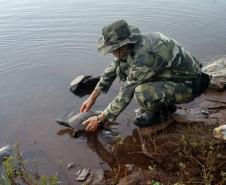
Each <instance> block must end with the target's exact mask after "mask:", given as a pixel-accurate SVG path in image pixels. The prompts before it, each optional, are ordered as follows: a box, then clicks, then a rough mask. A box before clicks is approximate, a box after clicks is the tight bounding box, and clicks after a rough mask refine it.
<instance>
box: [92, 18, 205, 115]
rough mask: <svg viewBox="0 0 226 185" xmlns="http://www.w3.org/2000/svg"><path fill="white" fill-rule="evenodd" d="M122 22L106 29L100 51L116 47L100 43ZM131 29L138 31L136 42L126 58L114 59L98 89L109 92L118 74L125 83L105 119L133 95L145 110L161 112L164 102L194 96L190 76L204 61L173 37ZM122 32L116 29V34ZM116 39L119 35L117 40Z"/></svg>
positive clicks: (105, 112)
mask: <svg viewBox="0 0 226 185" xmlns="http://www.w3.org/2000/svg"><path fill="white" fill-rule="evenodd" d="M121 22H122V21H121ZM121 22H120V21H118V22H115V23H113V24H111V25H110V26H107V27H105V28H104V29H103V37H102V38H101V39H100V41H99V46H98V50H99V51H101V52H102V53H104V54H106V53H109V52H111V51H113V50H114V49H115V48H113V50H109V48H110V47H109V48H107V50H104V49H106V48H104V47H103V43H100V42H103V39H105V41H106V40H107V39H106V38H107V36H108V35H107V33H109V30H108V28H109V27H112V25H113V26H115V25H116V27H117V24H121ZM111 29H112V28H111ZM132 29H133V30H135V34H134V35H136V37H135V39H134V40H136V43H135V44H134V46H133V47H131V48H130V47H129V50H128V53H127V54H126V56H125V57H124V58H123V59H121V60H120V61H118V60H116V61H113V62H111V64H110V65H109V67H108V68H107V69H106V70H105V72H104V73H103V75H102V76H101V79H100V81H99V83H98V84H97V86H96V88H95V89H96V90H98V91H100V92H102V93H107V91H108V89H109V88H110V86H111V84H112V83H113V81H114V80H115V78H116V77H117V76H119V78H120V79H121V80H122V81H124V82H125V83H124V85H123V86H122V87H121V89H120V91H119V93H118V95H117V96H116V97H115V98H114V99H113V101H112V102H111V103H110V104H109V105H108V106H107V108H106V109H105V110H104V111H103V113H104V115H105V117H106V119H116V117H117V116H118V115H119V114H120V113H121V112H122V111H123V109H124V108H125V107H126V106H127V105H128V104H129V103H130V101H131V100H132V98H133V96H135V99H136V100H137V102H138V103H139V105H140V107H141V108H142V109H144V110H147V111H151V112H158V111H160V110H161V109H162V108H163V106H164V105H168V104H174V103H185V102H189V101H191V100H192V99H194V96H193V93H192V86H191V80H190V79H191V77H194V76H196V75H197V74H199V73H200V72H201V64H200V63H199V62H198V61H197V60H196V59H195V58H194V57H193V56H192V55H191V54H190V53H189V52H188V51H187V50H185V49H184V48H183V47H182V46H181V45H180V44H179V43H178V42H176V41H175V40H173V39H172V38H169V37H166V36H164V35H163V34H161V33H151V34H140V33H139V30H138V29H135V28H131V27H130V30H132ZM106 30H107V31H106ZM112 30H114V29H112ZM120 31H122V30H120ZM131 32H132V31H131ZM119 34H120V33H117V29H116V34H115V35H119ZM122 35H123V34H122ZM111 37H112V33H111ZM111 37H110V38H111ZM117 39H119V38H116V39H115V40H117ZM112 40H114V39H112ZM127 44H130V43H127ZM100 45H101V46H100ZM105 45H108V44H107V43H105ZM109 46H111V43H110V44H109ZM119 47H120V46H119ZM103 48H104V49H103Z"/></svg>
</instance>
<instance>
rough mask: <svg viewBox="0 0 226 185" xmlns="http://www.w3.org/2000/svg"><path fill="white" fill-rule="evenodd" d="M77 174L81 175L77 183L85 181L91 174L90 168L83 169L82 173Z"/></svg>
mask: <svg viewBox="0 0 226 185" xmlns="http://www.w3.org/2000/svg"><path fill="white" fill-rule="evenodd" d="M76 174H79V175H78V177H77V178H76V180H77V181H84V180H86V178H87V177H88V175H89V174H90V170H89V168H83V169H82V170H81V169H80V173H78V172H77V173H76Z"/></svg>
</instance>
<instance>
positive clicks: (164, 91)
mask: <svg viewBox="0 0 226 185" xmlns="http://www.w3.org/2000/svg"><path fill="white" fill-rule="evenodd" d="M134 96H135V99H136V101H137V102H138V104H139V105H140V107H141V108H142V109H143V110H147V111H150V112H158V111H160V110H161V109H162V108H163V107H164V106H167V105H170V104H176V103H177V104H179V103H186V102H189V101H191V100H193V95H192V90H191V88H189V87H187V86H186V85H185V84H183V83H173V82H168V81H159V82H147V83H144V84H141V85H139V86H137V87H136V88H135V92H134Z"/></svg>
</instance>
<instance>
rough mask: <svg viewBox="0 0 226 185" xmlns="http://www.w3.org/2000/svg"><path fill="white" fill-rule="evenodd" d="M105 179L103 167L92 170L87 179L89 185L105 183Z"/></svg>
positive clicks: (86, 182)
mask: <svg viewBox="0 0 226 185" xmlns="http://www.w3.org/2000/svg"><path fill="white" fill-rule="evenodd" d="M103 181H104V172H103V170H101V169H95V170H92V172H91V173H90V175H89V177H88V178H87V180H86V181H85V184H87V185H99V184H103Z"/></svg>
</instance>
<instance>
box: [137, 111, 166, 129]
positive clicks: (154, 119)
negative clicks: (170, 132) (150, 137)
mask: <svg viewBox="0 0 226 185" xmlns="http://www.w3.org/2000/svg"><path fill="white" fill-rule="evenodd" d="M168 120H170V113H169V111H167V110H166V109H163V110H161V111H159V112H156V113H152V112H145V113H143V114H141V115H139V116H136V117H135V118H134V120H133V123H134V124H135V125H136V126H138V127H148V126H151V125H153V124H156V123H161V122H165V121H168Z"/></svg>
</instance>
